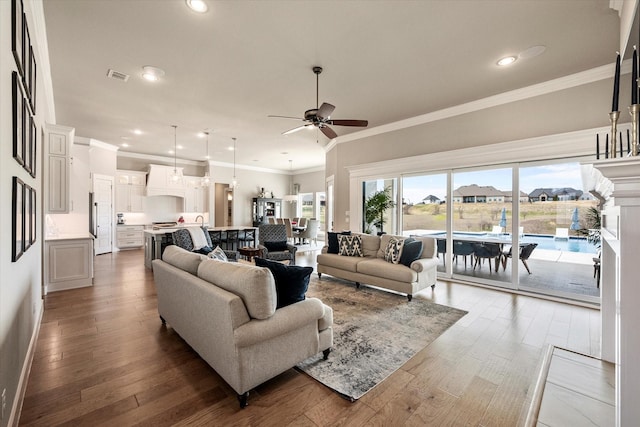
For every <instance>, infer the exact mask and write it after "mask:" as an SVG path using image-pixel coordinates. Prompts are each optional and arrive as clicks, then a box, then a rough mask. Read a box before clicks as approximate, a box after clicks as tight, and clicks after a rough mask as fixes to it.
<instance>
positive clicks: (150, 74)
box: [142, 65, 164, 82]
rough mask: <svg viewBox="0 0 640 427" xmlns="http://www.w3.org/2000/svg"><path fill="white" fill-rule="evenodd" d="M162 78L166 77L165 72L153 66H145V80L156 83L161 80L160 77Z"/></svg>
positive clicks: (143, 72)
mask: <svg viewBox="0 0 640 427" xmlns="http://www.w3.org/2000/svg"><path fill="white" fill-rule="evenodd" d="M162 76H164V70H162V69H160V68H158V67H153V66H151V65H145V66H144V67H142V77H143V78H144V79H145V80H148V81H150V82H156V81H158V80H160V77H162Z"/></svg>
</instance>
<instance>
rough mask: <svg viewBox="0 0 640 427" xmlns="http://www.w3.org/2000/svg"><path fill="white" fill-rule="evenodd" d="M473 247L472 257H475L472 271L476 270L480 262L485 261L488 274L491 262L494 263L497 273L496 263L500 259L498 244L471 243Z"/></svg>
mask: <svg viewBox="0 0 640 427" xmlns="http://www.w3.org/2000/svg"><path fill="white" fill-rule="evenodd" d="M472 245H473V255H474V257H475V263H474V264H473V269H474V270H475V269H476V266H477V265H478V264H479V263H481V261H482V260H484V259H486V260H488V261H489V272H491V260H492V259H493V260H494V261H495V266H496V271H498V261H499V260H500V257H501V251H500V244H498V243H488V242H483V243H472Z"/></svg>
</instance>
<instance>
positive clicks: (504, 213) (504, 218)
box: [498, 208, 507, 227]
mask: <svg viewBox="0 0 640 427" xmlns="http://www.w3.org/2000/svg"><path fill="white" fill-rule="evenodd" d="M498 225H499V226H500V227H506V226H507V208H502V216H501V217H500V224H498Z"/></svg>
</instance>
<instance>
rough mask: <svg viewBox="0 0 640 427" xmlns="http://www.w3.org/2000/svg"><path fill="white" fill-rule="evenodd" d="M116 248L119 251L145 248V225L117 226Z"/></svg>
mask: <svg viewBox="0 0 640 427" xmlns="http://www.w3.org/2000/svg"><path fill="white" fill-rule="evenodd" d="M116 246H117V247H118V249H129V248H141V247H143V246H144V225H118V226H116Z"/></svg>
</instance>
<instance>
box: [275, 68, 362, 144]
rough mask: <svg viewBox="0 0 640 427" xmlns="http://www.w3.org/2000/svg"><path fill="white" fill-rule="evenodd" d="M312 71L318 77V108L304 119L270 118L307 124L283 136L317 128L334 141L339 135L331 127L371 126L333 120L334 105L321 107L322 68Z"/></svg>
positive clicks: (351, 121) (353, 121) (309, 112)
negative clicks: (300, 121) (293, 120)
mask: <svg viewBox="0 0 640 427" xmlns="http://www.w3.org/2000/svg"><path fill="white" fill-rule="evenodd" d="M312 70H313V72H314V74H315V75H316V108H311V109H309V110H307V111H305V112H304V118H300V117H290V116H273V115H272V116H269V117H278V118H283V119H296V120H302V121H304V122H306V123H305V124H303V125H301V126H298V127H295V128H293V129H289V130H287V131H285V132H282V134H283V135H289V134H292V133H294V132H297V131H299V130H302V129H310V128H314V127H315V128H317V129H320V131H321V132H322V133H323V134H324V135H325V136H326V137H327V138H329V139H333V138H336V137H337V136H338V134H337V133H335V131H334V130H333V129H331V128H330V127H329V125H335V126H355V127H366V126H368V125H369V122H368V121H367V120H353V119H331V114H332V113H333V110H335V108H336V107H335V106H334V105H331V104H329V103H328V102H323V103H322V105H319V99H320V96H319V89H320V73H322V67H319V66H314V67H313V68H312Z"/></svg>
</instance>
